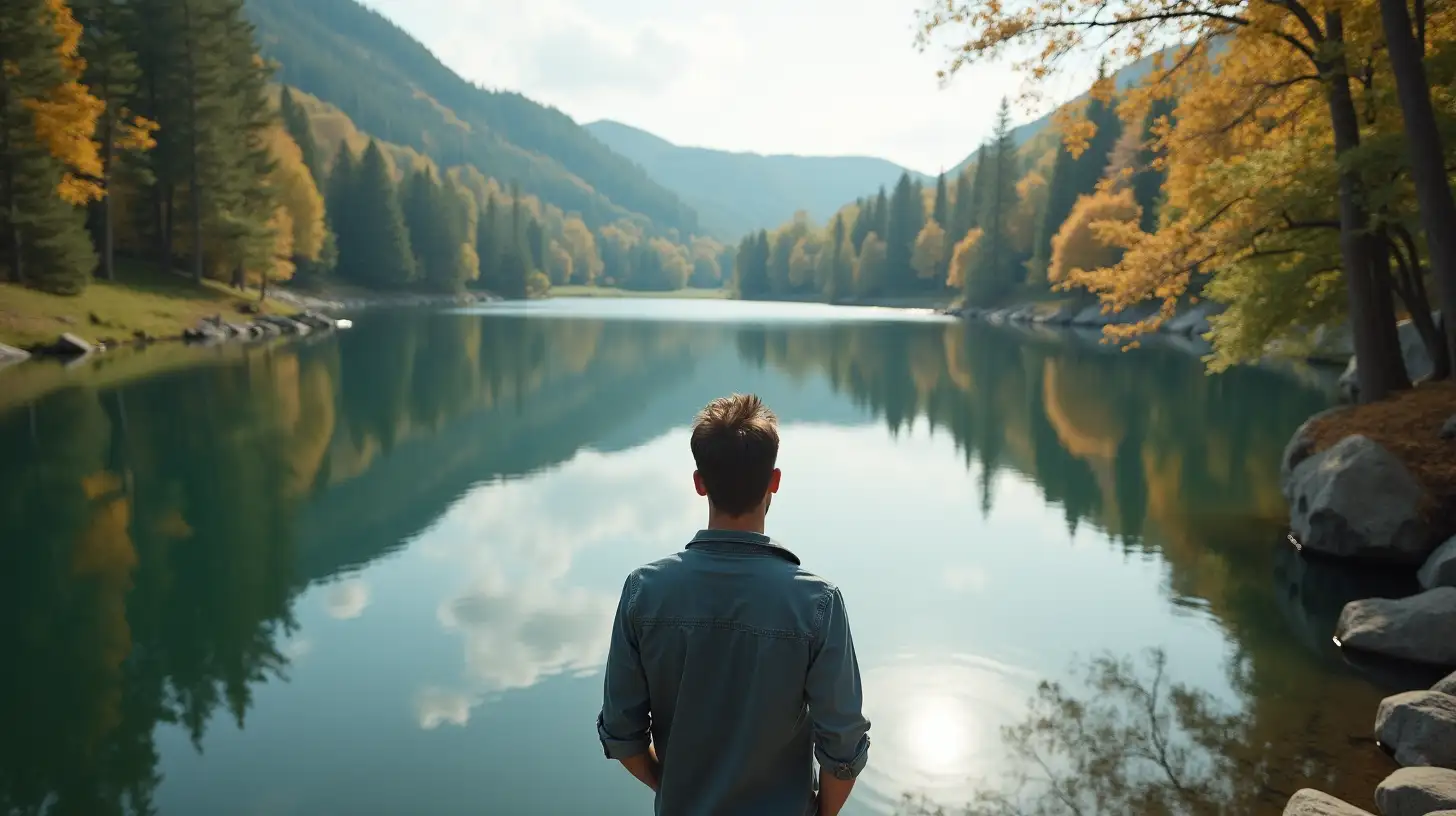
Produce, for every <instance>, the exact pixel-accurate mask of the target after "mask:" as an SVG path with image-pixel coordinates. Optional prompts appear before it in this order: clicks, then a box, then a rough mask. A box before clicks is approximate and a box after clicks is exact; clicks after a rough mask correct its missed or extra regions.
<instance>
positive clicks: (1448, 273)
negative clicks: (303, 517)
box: [1380, 0, 1456, 359]
mask: <svg viewBox="0 0 1456 816" xmlns="http://www.w3.org/2000/svg"><path fill="white" fill-rule="evenodd" d="M1405 4H1406V0H1380V21H1381V23H1382V26H1383V28H1384V29H1385V40H1386V43H1387V47H1386V53H1387V54H1388V55H1389V56H1390V67H1391V70H1392V72H1393V73H1394V74H1395V90H1396V95H1397V96H1398V97H1399V98H1400V111H1401V116H1402V117H1403V118H1404V119H1405V135H1406V144H1407V146H1408V148H1409V150H1410V157H1411V180H1412V181H1413V182H1415V188H1416V199H1417V200H1418V201H1420V204H1421V226H1422V227H1423V228H1424V229H1425V231H1426V245H1427V247H1428V248H1429V249H1430V254H1431V273H1432V277H1433V278H1435V281H1436V297H1437V298H1439V300H1440V304H1441V313H1442V314H1443V315H1446V316H1447V317H1446V320H1445V321H1444V322H1445V324H1446V337H1445V343H1446V354H1447V358H1448V359H1450V358H1453V357H1456V320H1452V319H1451V318H1450V315H1453V314H1456V199H1453V198H1452V196H1451V182H1450V180H1449V179H1448V178H1447V177H1446V163H1445V154H1444V152H1443V149H1442V146H1441V132H1440V131H1439V130H1438V129H1437V128H1436V112H1435V109H1434V107H1433V106H1432V105H1431V87H1430V84H1429V83H1428V82H1427V80H1426V68H1425V65H1424V64H1423V63H1422V60H1423V58H1424V57H1425V54H1424V48H1423V47H1422V45H1421V43H1420V41H1419V40H1417V39H1416V37H1415V34H1414V33H1413V32H1412V31H1411V18H1410V12H1409V10H1408V9H1407V8H1406V5H1405Z"/></svg>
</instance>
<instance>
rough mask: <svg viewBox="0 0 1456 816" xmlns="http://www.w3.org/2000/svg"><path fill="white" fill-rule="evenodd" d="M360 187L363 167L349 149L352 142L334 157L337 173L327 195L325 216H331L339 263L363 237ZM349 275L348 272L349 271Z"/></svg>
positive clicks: (331, 180)
mask: <svg viewBox="0 0 1456 816" xmlns="http://www.w3.org/2000/svg"><path fill="white" fill-rule="evenodd" d="M358 184H359V164H358V160H356V159H355V158H354V151H353V150H350V149H349V143H348V142H341V143H340V144H339V155H337V156H335V157H334V167H333V171H332V172H330V173H329V183H328V186H327V188H326V189H325V192H324V212H325V213H326V214H327V218H328V222H329V227H330V229H331V230H332V232H333V234H334V238H335V243H336V245H337V246H338V247H339V261H340V262H341V263H342V262H343V261H345V260H346V259H345V257H344V256H345V253H344V252H343V250H342V247H344V246H345V245H347V244H353V243H354V242H355V241H356V240H357V239H358V236H359V231H358V228H357V227H356V226H355V225H356V223H357V218H356V212H357V205H358V201H359V197H358V194H357V192H356V189H357V187H358ZM345 274H346V275H348V274H349V273H348V271H347V270H345Z"/></svg>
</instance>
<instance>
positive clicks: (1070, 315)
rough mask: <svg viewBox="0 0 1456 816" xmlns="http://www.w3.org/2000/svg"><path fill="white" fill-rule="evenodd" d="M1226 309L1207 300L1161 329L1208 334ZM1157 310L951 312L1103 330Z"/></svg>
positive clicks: (1036, 306) (1055, 307)
mask: <svg viewBox="0 0 1456 816" xmlns="http://www.w3.org/2000/svg"><path fill="white" fill-rule="evenodd" d="M1220 311H1222V307H1221V306H1219V305H1218V304H1215V303H1212V302H1209V301H1204V302H1201V303H1197V304H1194V305H1193V306H1190V307H1189V308H1188V309H1186V310H1184V311H1182V312H1179V313H1178V314H1177V315H1176V316H1174V318H1173V319H1172V320H1169V321H1167V322H1166V323H1164V324H1163V325H1162V326H1161V327H1160V329H1159V331H1161V332H1163V333H1165V334H1173V335H1178V336H1181V337H1198V336H1201V335H1203V334H1206V333H1207V332H1208V331H1209V330H1210V329H1211V328H1212V326H1211V325H1210V324H1209V322H1208V319H1209V318H1210V317H1212V316H1213V315H1215V314H1218V313H1219V312H1220ZM1156 312H1157V307H1156V306H1155V305H1143V306H1137V307H1134V308H1132V309H1126V310H1124V311H1121V312H1103V311H1102V305H1101V304H1099V303H1093V304H1091V305H1078V304H1047V303H1023V304H1020V305H1016V306H1006V307H1003V308H999V309H983V308H979V307H976V306H966V307H963V308H961V309H958V310H950V311H949V313H950V314H953V315H956V316H959V317H964V318H967V319H972V320H984V321H985V322H987V323H995V324H1003V323H1030V324H1036V325H1046V326H1069V327H1072V328H1079V329H1101V328H1102V327H1104V326H1110V325H1113V324H1115V323H1133V322H1136V321H1139V320H1146V319H1147V318H1149V317H1152V316H1153V315H1154V314H1155V313H1156Z"/></svg>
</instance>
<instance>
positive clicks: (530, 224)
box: [0, 0, 725, 297]
mask: <svg viewBox="0 0 1456 816" xmlns="http://www.w3.org/2000/svg"><path fill="white" fill-rule="evenodd" d="M242 12H243V7H242V3H241V2H240V0H137V1H136V2H120V0H75V2H74V3H73V4H71V5H68V4H67V3H66V2H64V1H63V0H27V2H16V3H7V4H4V5H0V22H4V23H5V25H4V26H3V27H0V52H3V53H5V54H6V55H7V57H6V64H7V71H8V72H9V73H8V74H7V80H8V85H7V88H6V93H5V94H4V95H3V98H0V118H3V125H4V133H5V138H4V139H3V140H0V227H3V229H0V250H3V257H0V280H11V281H14V282H18V283H23V284H26V285H29V286H33V287H35V288H39V289H43V290H46V291H50V292H55V293H60V294H75V293H78V292H80V291H81V290H82V289H83V288H84V287H85V286H86V284H87V283H88V281H89V280H90V279H91V277H92V275H93V273H96V272H97V270H98V269H99V274H100V275H101V276H102V277H104V278H106V279H108V280H114V279H116V277H117V272H116V257H117V256H118V254H124V255H126V256H128V257H133V258H145V259H150V261H151V262H153V263H155V264H156V265H157V266H158V267H159V268H161V269H173V268H182V269H186V270H187V271H188V272H189V273H190V274H191V275H192V276H193V278H194V279H196V280H198V281H201V280H203V279H204V278H210V279H214V280H218V281H224V282H227V283H229V284H231V285H233V286H236V287H238V288H244V287H248V286H256V287H258V289H259V291H260V295H261V296H266V293H267V288H268V286H269V284H270V283H272V282H276V281H282V280H288V279H290V278H292V277H294V275H295V274H297V275H299V276H300V277H302V278H306V279H307V280H308V281H309V282H315V283H316V282H318V281H320V280H322V279H324V278H325V277H327V276H329V275H331V274H335V272H336V271H337V275H338V277H339V278H340V279H343V280H347V281H350V282H354V283H358V284H361V285H364V286H369V287H376V288H383V289H402V288H413V289H420V290H427V291H434V292H455V291H460V290H461V289H463V288H464V287H466V286H478V287H480V288H483V289H487V290H489V291H492V292H497V293H499V294H502V295H504V296H507V297H526V296H528V295H532V294H539V293H542V292H544V291H546V290H547V289H549V287H550V286H551V285H552V284H553V283H555V284H565V283H580V284H589V283H607V284H612V285H618V286H624V287H628V288H639V289H676V288H680V287H682V286H685V285H688V283H690V282H691V283H692V284H694V285H698V286H717V285H720V284H721V281H722V273H721V268H722V265H723V263H724V261H725V257H724V254H723V249H722V247H721V246H719V245H718V244H717V243H715V242H712V241H709V240H707V239H702V238H688V239H686V242H685V243H680V242H679V241H678V240H677V233H676V232H675V231H672V230H669V231H668V233H667V236H668V237H649V236H648V235H647V234H646V233H645V231H644V229H643V227H642V226H641V225H640V224H639V223H638V222H637V221H636V220H632V219H626V218H624V219H622V220H619V221H617V222H613V223H609V224H607V225H605V226H603V227H601V228H600V229H599V230H598V231H596V232H595V233H594V232H592V231H591V230H589V229H588V228H587V226H586V224H585V222H584V221H583V220H582V218H581V216H580V215H578V214H576V213H570V214H566V213H562V212H561V211H560V210H559V209H557V208H555V207H552V206H549V205H546V206H543V205H542V204H541V203H540V202H539V200H537V199H534V198H532V197H530V196H525V195H522V194H521V193H520V192H519V191H518V190H517V189H516V188H515V186H514V185H512V187H511V189H510V190H509V191H507V190H504V189H502V188H501V185H500V184H499V183H498V182H496V181H494V180H493V179H489V178H487V177H486V176H485V175H484V174H483V173H481V172H480V171H479V170H478V169H476V168H475V167H473V166H469V165H466V166H463V167H457V168H454V169H452V170H450V171H448V172H445V173H442V172H441V171H440V170H439V169H438V168H437V167H436V166H435V165H434V164H433V163H431V162H430V161H428V160H424V161H422V162H420V163H418V164H416V165H415V166H409V167H397V166H395V164H394V162H392V161H390V159H389V157H388V156H386V154H385V152H384V151H383V150H382V149H381V147H380V145H379V144H376V143H373V142H369V143H367V144H366V146H365V147H364V149H363V150H362V151H360V153H359V154H358V155H356V154H355V153H354V152H353V151H352V150H351V149H350V148H349V146H348V144H347V141H345V142H344V143H342V144H340V145H338V146H337V149H333V150H326V149H325V148H326V147H332V146H330V145H322V144H319V143H318V141H317V139H316V137H315V134H314V128H313V127H312V124H311V121H310V117H309V114H308V112H307V111H306V110H305V108H304V106H303V105H301V104H300V103H299V101H297V100H296V99H295V98H294V95H293V93H292V92H291V91H290V90H289V89H288V88H286V87H285V88H283V90H282V92H281V93H280V94H279V95H278V102H277V104H276V106H275V105H274V104H273V103H272V102H271V101H270V96H269V81H270V77H271V71H272V68H271V67H270V66H269V65H267V64H265V63H264V62H263V61H262V60H261V59H260V57H259V56H258V54H257V51H256V49H255V47H254V31H253V28H252V26H251V25H250V24H249V23H248V22H247V21H246V20H245V19H244V17H243V13H242ZM12 55H13V56H12ZM11 65H13V66H14V70H13V71H11V70H10V66H11ZM325 155H332V156H333V159H332V161H331V162H326V161H325V160H324V158H323V157H324V156H325Z"/></svg>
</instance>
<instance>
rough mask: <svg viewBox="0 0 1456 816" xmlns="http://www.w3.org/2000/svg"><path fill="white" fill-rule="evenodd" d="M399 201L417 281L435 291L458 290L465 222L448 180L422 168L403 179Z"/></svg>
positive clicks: (462, 275)
mask: <svg viewBox="0 0 1456 816" xmlns="http://www.w3.org/2000/svg"><path fill="white" fill-rule="evenodd" d="M400 203H401V209H402V210H403V213H404V219H405V224H406V226H407V227H408V228H409V236H410V247H411V248H412V249H413V250H414V256H415V263H416V266H417V269H418V277H419V279H420V281H421V283H422V284H423V285H424V286H425V287H426V288H428V289H430V290H432V291H436V292H456V291H459V290H460V288H461V287H462V286H463V285H464V283H465V280H466V278H467V269H466V266H467V264H466V262H465V255H464V254H463V252H462V250H463V249H464V247H465V242H466V236H465V229H466V226H467V224H466V219H465V217H464V214H463V213H462V212H460V210H461V209H462V208H463V204H462V203H461V202H460V200H459V198H458V197H457V196H456V195H455V193H454V191H453V190H452V189H450V186H449V183H448V182H447V183H444V184H442V183H441V182H440V181H439V180H438V179H436V178H435V174H434V171H433V170H432V169H430V168H429V167H426V168H424V169H422V170H420V171H418V172H416V173H414V174H412V175H411V176H410V178H409V179H408V180H407V181H406V182H405V185H404V188H403V191H402V195H401V202H400Z"/></svg>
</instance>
